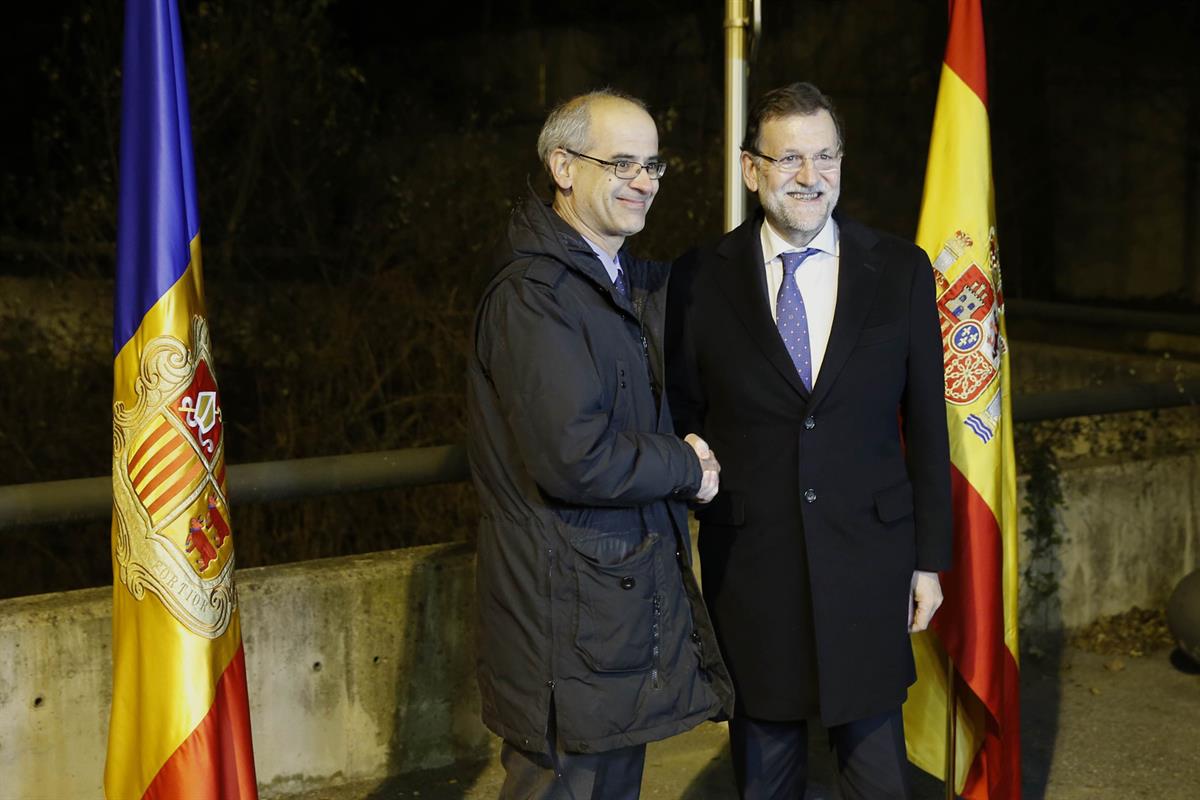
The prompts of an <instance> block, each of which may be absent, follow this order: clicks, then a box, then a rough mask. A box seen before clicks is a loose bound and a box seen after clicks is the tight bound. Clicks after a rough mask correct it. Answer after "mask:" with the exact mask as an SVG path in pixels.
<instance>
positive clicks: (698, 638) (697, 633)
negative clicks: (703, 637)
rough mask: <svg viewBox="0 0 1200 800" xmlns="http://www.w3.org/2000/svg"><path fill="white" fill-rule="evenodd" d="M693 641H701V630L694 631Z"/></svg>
mask: <svg viewBox="0 0 1200 800" xmlns="http://www.w3.org/2000/svg"><path fill="white" fill-rule="evenodd" d="M692 641H693V642H699V641H700V631H692Z"/></svg>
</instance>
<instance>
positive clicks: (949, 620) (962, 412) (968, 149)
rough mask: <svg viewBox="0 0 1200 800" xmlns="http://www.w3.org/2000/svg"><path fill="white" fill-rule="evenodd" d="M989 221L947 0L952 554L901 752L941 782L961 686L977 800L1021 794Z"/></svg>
mask: <svg viewBox="0 0 1200 800" xmlns="http://www.w3.org/2000/svg"><path fill="white" fill-rule="evenodd" d="M995 219H996V216H995V202H994V195H993V187H992V163H991V142H990V136H989V125H988V106H987V72H986V60H985V53H984V38H983V14H982V10H981V8H980V0H951V2H950V34H949V39H948V42H947V45H946V57H945V62H944V63H943V65H942V74H941V81H940V83H939V86H938V98H937V109H936V111H935V115H934V123H933V134H932V138H931V140H930V145H929V162H928V166H927V169H926V174H925V194H924V197H923V199H922V203H921V217H920V223H919V225H918V230H917V244H918V245H920V246H921V247H922V248H923V249H924V250H925V251H926V252H927V253H928V254H929V258H930V260H931V261H932V262H933V269H934V280H935V282H936V284H937V294H938V297H937V307H938V314H939V316H940V318H941V328H942V344H943V356H944V363H945V372H946V387H945V388H946V421H947V424H948V425H949V429H950V458H951V487H952V502H953V504H954V563H953V566H952V568H951V570H950V571H949V572H948V573H945V574H943V575H942V577H941V580H942V589H943V592H944V595H945V601H944V603H943V605H942V607H941V610H940V611H939V612H938V614H937V616H935V617H934V620H933V623H932V625H931V630H930V631H927V632H925V633H922V634H918V635H916V636H914V637H913V653H914V656H915V658H916V662H917V683H916V684H915V685H914V686H913V687H912V688H911V689H910V691H909V699H908V702H907V703H906V704H905V706H904V724H905V731H906V739H907V743H908V751H909V758H910V759H911V760H912V761H913V762H914V763H916V764H917V765H918V766H920V767H921V768H923V769H925V770H926V771H927V772H930V773H932V774H934V775H938V776H941V777H943V778H945V777H946V775H945V773H946V769H947V758H946V752H947V751H946V746H947V738H948V737H947V725H946V722H947V714H948V713H951V709H950V708H949V706H950V703H949V701H948V699H947V689H948V686H949V682H950V681H951V680H955V681H956V684H955V685H956V687H957V693H956V698H957V700H956V702H955V703H954V708H953V709H952V713H954V715H955V721H956V728H957V735H956V737H955V758H954V763H955V774H954V775H953V776H950V778H949V780H950V781H952V782H953V785H954V788H955V790H956V792H957V793H959V794H961V795H962V796H964V797H967V798H971V800H984V799H985V798H986V799H987V800H1006V799H1007V798H1018V797H1020V796H1021V760H1020V720H1019V714H1020V703H1019V684H1018V642H1017V586H1018V573H1017V532H1016V525H1017V500H1016V468H1015V462H1014V459H1013V446H1012V413H1011V387H1010V383H1009V380H1010V375H1011V373H1010V370H1009V357H1008V346H1007V340H1006V332H1005V321H1004V292H1003V286H1002V282H1001V276H1000V258H999V250H998V246H997V241H996V225H995ZM947 657H948V658H949V662H950V663H952V665H953V666H952V668H949V667H948V665H947ZM955 676H957V677H955Z"/></svg>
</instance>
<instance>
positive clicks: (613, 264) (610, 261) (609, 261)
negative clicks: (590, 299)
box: [579, 233, 621, 283]
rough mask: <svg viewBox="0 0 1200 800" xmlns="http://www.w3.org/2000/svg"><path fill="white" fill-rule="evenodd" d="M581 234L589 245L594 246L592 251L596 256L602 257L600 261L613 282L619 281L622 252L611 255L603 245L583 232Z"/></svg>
mask: <svg viewBox="0 0 1200 800" xmlns="http://www.w3.org/2000/svg"><path fill="white" fill-rule="evenodd" d="M579 235H580V237H581V238H582V239H583V240H584V241H585V242H587V243H588V247H590V248H592V252H594V253H595V254H596V257H597V258H599V259H600V263H601V264H603V265H604V270H605V272H607V273H608V277H609V279H610V280H611V281H612V282H613V283H616V282H617V270H619V269H620V268H621V258H620V253H618V254H617V256H616V257H613V256H610V255H609V254H608V253H606V252H604V248H603V247H601V246H600V245H598V244H596V243H595V242H593V241H592V240H591V239H589V238H588V237H586V236H584V235H583V234H582V233H581V234H579Z"/></svg>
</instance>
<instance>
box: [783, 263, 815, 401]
mask: <svg viewBox="0 0 1200 800" xmlns="http://www.w3.org/2000/svg"><path fill="white" fill-rule="evenodd" d="M817 252H820V251H818V250H816V249H815V248H812V247H809V248H808V249H806V250H801V251H799V252H796V253H783V254H781V256H780V258H782V259H783V283H782V284H780V286H779V295H778V296H777V297H776V298H775V325H776V326H777V327H778V328H779V338H781V339H783V343H784V345H785V346H786V347H787V350H788V355H789V356H791V357H792V363H793V364H795V365H796V372H799V373H800V380H801V381H802V382H803V383H804V388H805V389H808V390H809V391H810V392H811V391H812V351H811V350H810V348H809V343H808V314H806V313H805V311H804V298H803V297H802V296H801V295H800V288H799V287H798V286H796V270H797V269H799V268H800V265H801V264H803V263H804V259H806V258H808V257H809V256H811V255H813V254H814V253H817Z"/></svg>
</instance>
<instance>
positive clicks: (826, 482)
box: [667, 84, 951, 800]
mask: <svg viewBox="0 0 1200 800" xmlns="http://www.w3.org/2000/svg"><path fill="white" fill-rule="evenodd" d="M742 151H743V152H742V175H743V179H744V181H745V184H746V187H747V188H748V189H749V190H750V191H751V192H754V193H756V194H757V195H758V199H759V202H760V205H761V207H762V208H761V211H759V212H758V213H756V214H755V215H754V216H752V217H751V218H750V219H748V220H747V221H746V222H745V223H743V224H742V225H741V226H740V227H738V228H737V229H735V230H733V231H731V232H730V233H729V234H727V235H726V236H725V237H723V238H722V239H720V240H719V241H718V242H717V243H716V244H715V245H714V246H710V247H705V248H701V249H699V250H697V251H693V252H692V253H689V254H688V255H687V256H685V257H684V258H683V259H681V260H680V261H679V262H677V263H676V264H675V266H674V268H673V271H672V275H671V287H670V294H669V301H668V334H667V359H668V373H669V380H668V393H669V397H670V402H671V407H672V410H673V411H674V415H675V423H676V427H677V430H679V431H687V432H692V431H695V432H698V433H699V434H700V435H701V437H703V438H704V439H705V440H706V441H707V442H708V444H709V445H710V446H711V447H712V449H713V451H714V452H716V453H720V458H721V467H722V472H721V491H720V494H719V495H718V496H717V498H716V499H715V500H714V501H713V503H712V504H711V505H709V506H708V507H706V508H704V509H702V510H700V511H699V512H698V513H697V517H698V518H699V520H700V538H699V548H700V563H701V571H702V579H703V587H704V594H705V599H706V601H707V603H708V606H709V609H710V611H711V613H712V615H713V619H714V623H715V625H716V629H717V636H718V641H719V642H720V644H721V648H722V652H723V654H724V655H725V659H726V663H727V665H728V667H729V670H730V672H731V674H732V676H733V679H734V686H735V689H736V696H737V710H736V713H735V716H734V719H733V720H732V721H731V723H730V741H731V748H732V753H733V760H734V768H735V773H736V775H737V779H738V783H739V791H740V793H741V796H742V797H744V798H764V799H765V798H771V799H772V800H776V799H778V798H787V799H788V800H791V799H792V798H795V800H800V798H802V797H803V795H804V786H805V781H806V772H807V764H806V760H807V755H806V754H807V727H806V720H807V719H809V718H819V719H820V720H821V722H822V723H823V724H824V725H825V727H827V728H828V729H829V731H830V740H831V745H832V746H833V747H834V749H835V750H836V753H837V763H838V769H839V782H840V785H841V790H842V796H843V797H844V798H846V800H852V798H864V799H865V798H870V799H871V800H877V799H878V798H893V797H897V798H903V797H909V796H910V791H911V790H910V789H909V786H908V783H909V781H908V765H907V760H906V757H905V747H904V731H903V718H902V716H901V705H902V704H903V702H904V699H905V696H906V694H907V687H908V686H909V685H910V684H911V683H912V682H913V681H914V680H915V671H914V666H913V657H912V650H911V645H910V642H909V633H910V632H915V631H919V630H923V629H924V628H925V627H926V626H927V625H928V624H929V620H930V618H931V617H932V616H933V614H934V612H935V611H936V610H937V608H938V606H939V605H940V603H941V599H942V594H941V588H940V586H939V583H938V577H937V571H938V570H942V569H946V568H947V567H948V566H949V564H950V547H951V520H950V480H949V453H948V445H947V429H946V416H945V406H944V401H943V380H944V378H943V369H942V363H943V355H942V344H941V337H940V334H939V328H938V317H937V311H936V308H935V305H934V303H935V297H934V281H933V273H932V271H931V267H930V264H929V260H928V258H927V257H926V255H925V253H924V252H923V251H921V250H920V249H919V248H917V247H916V246H915V245H913V244H911V243H909V242H906V241H902V240H900V239H898V238H895V237H893V236H889V235H887V234H883V233H880V232H877V231H874V230H871V229H870V228H867V227H866V226H864V225H861V224H859V223H857V222H855V221H854V220H851V219H847V218H845V217H844V216H842V215H840V214H837V215H835V214H834V213H833V212H834V208H835V206H836V205H837V200H838V194H839V191H840V187H841V167H842V159H843V154H844V150H843V138H842V133H841V126H840V123H839V121H838V119H837V116H836V114H835V111H834V108H833V105H832V103H831V102H830V101H829V99H828V98H827V97H826V96H825V95H823V94H822V93H821V92H820V90H818V89H817V88H816V87H814V86H812V85H811V84H793V85H790V86H787V87H784V88H781V89H777V90H774V91H772V92H769V93H767V94H766V95H765V96H764V97H763V98H762V99H761V100H760V101H759V102H758V103H757V104H756V105H755V107H754V108H753V109H752V110H751V113H750V116H749V120H748V123H747V126H746V138H745V141H744V142H743V146H742Z"/></svg>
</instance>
